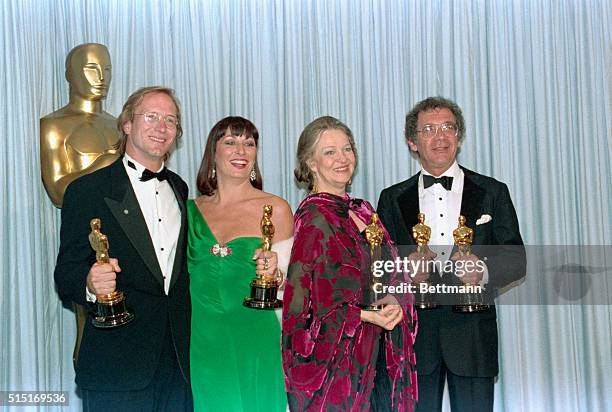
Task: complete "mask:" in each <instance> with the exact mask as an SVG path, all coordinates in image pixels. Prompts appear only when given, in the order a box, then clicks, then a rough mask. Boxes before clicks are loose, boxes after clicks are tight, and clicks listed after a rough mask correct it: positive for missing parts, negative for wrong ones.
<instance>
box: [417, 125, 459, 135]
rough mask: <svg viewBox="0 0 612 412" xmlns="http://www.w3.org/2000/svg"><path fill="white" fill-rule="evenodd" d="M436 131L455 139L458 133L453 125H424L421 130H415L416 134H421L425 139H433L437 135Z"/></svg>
mask: <svg viewBox="0 0 612 412" xmlns="http://www.w3.org/2000/svg"><path fill="white" fill-rule="evenodd" d="M438 130H440V132H441V133H442V134H443V135H444V136H446V137H453V136H455V137H456V136H457V134H458V133H459V129H458V128H457V125H456V124H455V123H442V124H426V125H425V126H423V127H422V128H421V130H417V132H418V133H422V134H423V136H425V137H434V136H435V135H436V134H438Z"/></svg>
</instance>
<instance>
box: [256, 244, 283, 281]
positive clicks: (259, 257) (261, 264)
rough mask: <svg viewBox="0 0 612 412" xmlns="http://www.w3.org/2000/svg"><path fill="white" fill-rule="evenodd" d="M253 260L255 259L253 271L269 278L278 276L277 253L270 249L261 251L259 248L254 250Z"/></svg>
mask: <svg viewBox="0 0 612 412" xmlns="http://www.w3.org/2000/svg"><path fill="white" fill-rule="evenodd" d="M253 260H255V261H256V266H255V273H257V275H258V276H263V277H266V278H270V279H276V278H277V277H278V255H277V254H276V252H273V251H271V250H268V251H265V252H264V251H263V250H262V249H261V248H259V249H257V250H255V255H254V256H253ZM276 280H278V279H276Z"/></svg>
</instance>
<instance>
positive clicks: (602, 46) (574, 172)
mask: <svg viewBox="0 0 612 412" xmlns="http://www.w3.org/2000/svg"><path fill="white" fill-rule="evenodd" d="M0 22H1V25H0V51H1V53H0V67H2V70H0V90H2V93H0V109H1V110H0V119H1V124H2V126H3V138H2V141H3V144H2V146H1V147H2V149H1V150H0V182H1V186H0V206H1V207H2V211H3V219H2V226H1V228H0V250H2V253H1V254H0V267H1V268H2V276H1V277H0V314H1V315H0V347H1V348H2V350H1V351H0V391H5V390H65V391H69V392H70V406H69V407H68V408H67V410H74V411H77V410H80V408H81V406H80V400H79V398H78V397H77V395H76V393H75V385H74V371H73V367H72V361H71V357H72V348H73V345H74V337H75V329H76V328H75V321H74V316H73V314H72V312H70V310H69V309H67V308H64V307H63V306H62V304H61V302H60V301H59V299H58V297H57V294H56V292H55V289H54V283H53V269H54V264H55V257H56V254H57V250H58V247H59V225H60V218H59V211H58V210H57V209H55V208H54V207H53V206H52V204H51V202H50V201H49V199H48V198H47V196H46V193H45V190H44V188H43V186H42V183H41V179H40V165H39V126H38V124H39V123H38V122H39V118H40V117H42V116H44V115H46V114H48V113H51V112H52V111H54V110H56V109H58V108H60V107H62V106H63V105H65V104H66V103H67V101H68V85H67V82H66V80H65V78H64V70H65V67H64V61H65V58H66V55H67V53H68V51H69V50H70V49H71V48H72V47H74V46H76V45H77V44H80V43H85V42H99V43H104V44H105V45H107V46H108V49H109V50H110V53H111V58H112V65H113V80H112V84H111V89H110V93H109V96H108V98H107V99H106V101H105V108H106V110H108V111H109V112H110V113H113V114H114V115H117V114H119V112H120V110H121V107H122V104H123V102H124V101H125V99H126V98H127V96H128V95H129V94H130V93H131V92H132V91H134V90H135V89H137V88H138V87H141V86H145V85H153V84H164V85H168V86H170V87H173V88H174V89H176V91H177V95H178V96H179V99H180V100H181V103H182V106H183V111H184V130H185V135H184V136H183V142H182V145H181V146H180V147H179V148H178V149H177V150H176V152H175V153H174V154H173V156H172V157H171V159H170V162H169V163H170V164H169V166H170V167H171V168H172V169H174V170H176V171H177V172H178V173H179V174H181V175H182V176H183V178H184V179H185V180H186V181H187V182H188V183H189V184H190V189H191V197H195V196H196V195H197V193H196V188H195V176H196V173H197V169H198V167H199V164H200V160H201V157H202V153H203V149H204V143H205V141H206V137H207V134H208V131H209V130H210V128H211V127H212V126H213V125H214V123H215V122H216V121H217V120H219V119H221V118H222V117H224V116H227V115H230V114H231V115H242V116H245V117H247V118H249V119H251V120H252V121H253V122H254V123H255V124H256V125H257V126H258V128H259V130H260V135H261V140H260V149H259V163H260V166H261V169H262V171H263V175H264V187H265V189H266V190H267V191H270V192H273V193H276V194H278V195H280V196H282V197H284V198H286V199H287V200H288V201H289V202H290V204H291V205H292V207H293V208H294V209H295V207H296V206H297V204H298V203H299V201H300V200H301V199H302V198H303V196H304V195H305V192H304V191H303V190H300V189H299V188H298V187H297V186H296V185H295V182H294V179H293V168H294V167H295V150H296V143H297V139H298V136H299V134H300V132H301V130H302V129H303V127H304V126H305V124H307V123H308V122H310V121H311V120H313V119H314V118H315V117H318V116H321V115H328V114H329V115H332V116H336V117H338V118H340V119H341V120H343V121H344V122H346V123H347V124H348V125H349V126H350V127H351V128H352V130H353V132H354V134H355V136H356V141H357V149H358V154H359V166H358V169H357V172H356V175H355V177H354V179H353V185H352V194H353V195H355V196H358V197H363V198H366V199H368V200H370V202H372V203H373V204H376V202H377V199H378V195H379V193H380V191H381V190H382V189H383V188H385V187H387V186H389V185H391V184H394V183H397V182H399V181H401V180H404V179H406V178H408V177H409V176H411V175H412V174H414V173H415V172H416V171H417V170H419V165H418V161H417V160H416V159H415V158H413V157H412V156H411V155H410V153H409V151H408V147H407V146H406V144H405V142H404V138H403V128H404V116H405V114H406V113H407V111H408V110H410V108H411V107H412V105H414V103H416V102H417V101H419V100H421V99H422V98H425V97H427V96H431V95H443V96H446V97H449V98H451V99H453V100H455V101H456V102H457V103H458V104H459V105H460V106H461V107H462V108H463V111H464V115H465V118H466V122H467V135H466V138H465V140H464V142H463V144H462V147H461V151H460V154H459V161H460V163H461V164H462V165H464V166H466V167H468V168H469V169H472V170H475V171H477V172H480V173H484V174H487V175H490V176H493V177H495V178H497V179H499V180H502V181H504V182H506V183H507V184H508V187H509V189H510V192H511V195H512V197H513V200H514V204H515V206H516V208H517V213H518V217H519V221H520V225H521V230H522V234H523V238H524V240H525V242H526V243H527V244H529V245H576V246H577V247H578V246H580V245H612V228H611V224H610V216H612V189H611V187H612V146H611V143H610V141H611V139H612V47H611V46H610V45H612V3H611V2H610V1H607V0H585V1H575V0H559V1H546V0H531V1H530V0H489V1H487V0H480V1H477V0H472V1H469V0H466V1H453V0H410V1H407V0H356V1H353V0H318V1H315V0H224V1H218V0H191V1H190V0H128V1H119V0H87V1H85V0H36V1H34V0H3V1H1V2H0ZM608 271H609V270H608ZM537 276H538V273H529V274H528V279H534V280H537ZM611 281H612V278H610V277H609V276H608V277H607V278H606V279H604V281H603V285H604V286H605V288H604V292H605V293H607V296H608V298H610V293H611V292H610V291H612V284H610V282H611ZM528 288H529V282H528V281H527V282H525V284H524V285H522V286H520V287H518V288H516V289H515V290H513V291H511V292H510V293H512V294H514V295H515V296H516V301H517V302H521V296H522V294H527V293H528V292H529V291H528ZM498 317H499V327H500V331H499V334H500V366H501V370H500V375H499V379H498V382H497V384H496V386H495V392H496V393H495V410H496V411H540V410H544V409H546V410H573V411H598V410H601V411H603V410H605V409H606V407H605V405H610V404H611V403H612V395H610V394H611V393H612V383H611V382H612V380H611V379H609V376H608V375H609V373H606V372H607V371H608V370H609V365H612V354H611V350H610V336H612V322H611V321H610V319H612V311H611V310H610V299H608V300H607V301H604V302H602V304H600V305H584V304H573V305H565V306H560V305H522V304H516V305H500V306H499V307H498ZM606 365H607V366H606ZM0 408H1V407H0ZM445 408H447V406H446V407H445ZM48 409H49V410H54V409H53V408H50V407H49V408H48ZM40 410H46V409H45V408H40Z"/></svg>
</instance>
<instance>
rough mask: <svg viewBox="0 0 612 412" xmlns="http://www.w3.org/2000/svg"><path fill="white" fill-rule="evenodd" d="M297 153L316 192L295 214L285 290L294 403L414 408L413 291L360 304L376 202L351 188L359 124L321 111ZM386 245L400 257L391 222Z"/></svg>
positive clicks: (288, 376)
mask: <svg viewBox="0 0 612 412" xmlns="http://www.w3.org/2000/svg"><path fill="white" fill-rule="evenodd" d="M297 157H298V163H299V164H298V166H297V168H296V170H295V175H296V178H297V180H298V181H299V182H302V183H305V184H306V185H308V188H309V189H310V190H312V193H311V194H310V195H308V196H307V197H306V198H305V199H304V200H303V201H302V203H301V204H300V206H299V207H298V210H297V211H296V214H295V235H294V236H295V237H294V244H293V250H292V254H291V261H290V264H289V271H288V284H287V286H286V289H285V297H284V302H285V304H284V307H283V368H284V370H285V383H286V386H287V392H288V398H289V407H290V409H291V410H292V411H335V410H337V411H349V410H350V411H365V410H389V409H392V410H394V411H412V409H413V406H414V402H415V400H416V393H417V392H416V375H415V368H414V366H415V358H414V353H413V351H412V345H413V343H414V338H415V335H416V314H415V313H414V312H413V309H412V296H411V295H409V294H406V295H397V296H392V295H387V296H385V297H384V299H383V301H384V302H385V303H388V304H387V305H386V306H385V307H384V308H383V309H382V310H381V311H379V312H374V311H366V310H362V309H360V306H359V305H360V303H362V279H363V277H364V276H369V271H370V255H369V250H370V249H369V246H368V244H367V242H366V239H365V236H364V233H363V231H364V229H365V227H366V225H367V223H368V222H370V218H371V216H372V214H373V213H374V209H373V208H372V206H371V205H370V204H369V203H368V202H367V201H365V200H361V199H354V198H351V197H349V196H348V195H347V193H346V187H347V185H348V184H349V183H350V180H351V178H352V175H353V171H354V169H355V166H356V163H357V155H356V152H355V143H354V139H353V135H352V132H351V131H350V129H349V128H348V127H347V126H346V125H344V124H343V123H342V122H340V121H339V120H337V119H335V118H333V117H321V118H319V119H316V120H315V121H313V122H312V123H310V124H309V125H308V126H306V128H305V129H304V131H303V132H302V135H301V136H300V140H299V143H298V153H297ZM383 247H386V249H387V250H388V251H390V253H391V255H395V249H394V248H393V246H392V245H391V241H390V239H389V235H388V233H387V232H386V230H385V236H384V243H383ZM390 276H391V275H390ZM393 281H394V280H391V282H393ZM379 348H380V349H381V352H380V356H379Z"/></svg>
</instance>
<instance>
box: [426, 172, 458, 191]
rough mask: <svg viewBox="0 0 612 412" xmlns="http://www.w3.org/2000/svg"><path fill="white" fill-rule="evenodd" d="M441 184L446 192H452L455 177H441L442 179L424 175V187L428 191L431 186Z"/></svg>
mask: <svg viewBox="0 0 612 412" xmlns="http://www.w3.org/2000/svg"><path fill="white" fill-rule="evenodd" d="M435 183H440V184H441V185H442V187H443V188H445V189H446V190H451V187H453V177H452V176H441V177H433V176H430V175H423V186H425V189H427V188H428V187H429V186H431V185H433V184H435Z"/></svg>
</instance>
